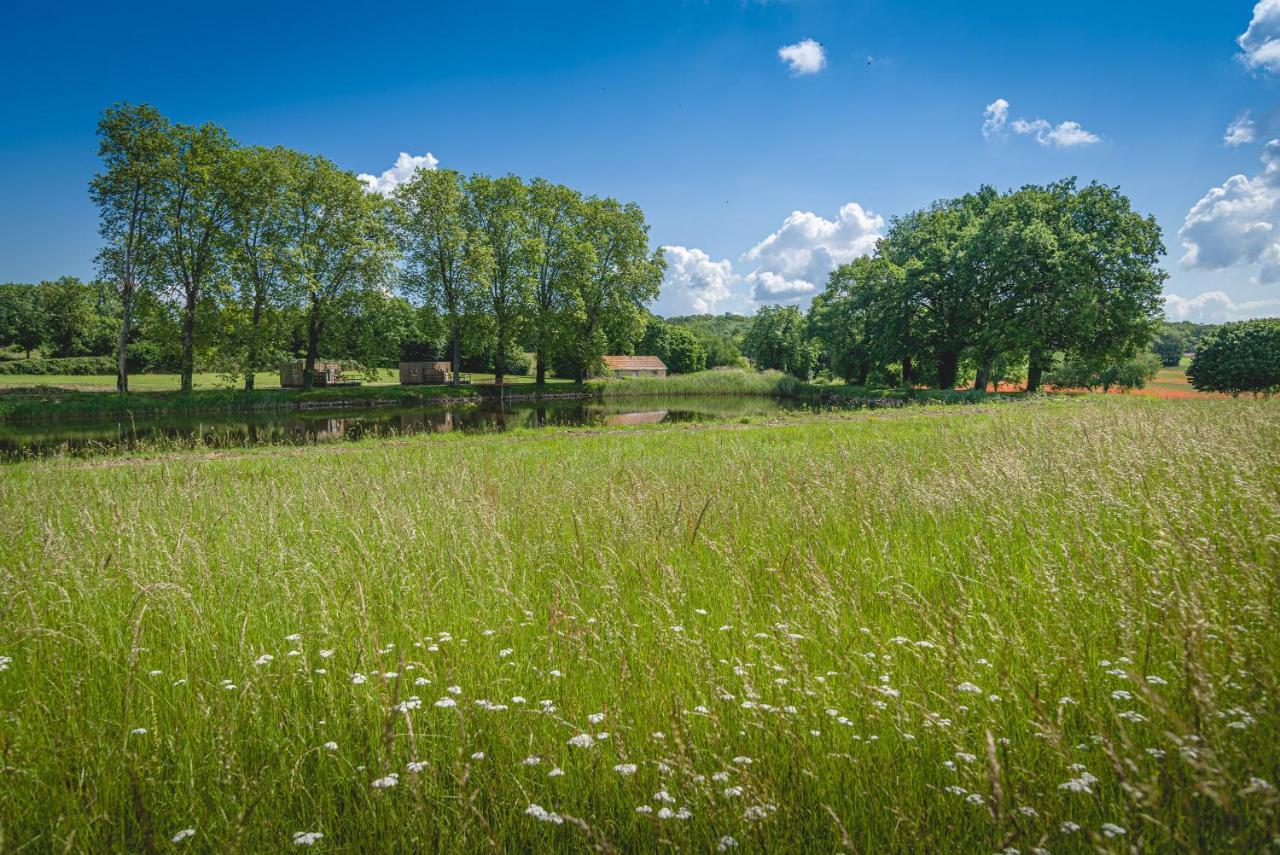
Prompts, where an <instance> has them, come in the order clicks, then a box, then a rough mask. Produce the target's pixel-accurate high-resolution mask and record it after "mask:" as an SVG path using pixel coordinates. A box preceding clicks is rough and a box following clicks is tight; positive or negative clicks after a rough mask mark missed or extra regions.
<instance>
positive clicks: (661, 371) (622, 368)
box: [603, 356, 667, 377]
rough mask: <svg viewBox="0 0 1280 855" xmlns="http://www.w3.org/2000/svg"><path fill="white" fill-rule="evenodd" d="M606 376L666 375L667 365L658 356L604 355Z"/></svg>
mask: <svg viewBox="0 0 1280 855" xmlns="http://www.w3.org/2000/svg"><path fill="white" fill-rule="evenodd" d="M603 361H604V373H605V376H606V377H666V376H667V366H666V364H665V363H664V362H663V361H662V360H661V359H659V358H658V357H656V356H606V357H603Z"/></svg>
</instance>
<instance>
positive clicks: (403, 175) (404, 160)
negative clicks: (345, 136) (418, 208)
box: [356, 151, 440, 196]
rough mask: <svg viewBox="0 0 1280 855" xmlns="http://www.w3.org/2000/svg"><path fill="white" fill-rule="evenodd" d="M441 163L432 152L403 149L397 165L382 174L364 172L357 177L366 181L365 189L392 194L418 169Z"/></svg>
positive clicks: (430, 167)
mask: <svg viewBox="0 0 1280 855" xmlns="http://www.w3.org/2000/svg"><path fill="white" fill-rule="evenodd" d="M439 163H440V161H439V160H437V159H436V156H435V155H434V154H432V153H431V152H427V153H426V154H420V155H416V156H415V155H411V154H409V153H408V152H407V151H402V152H400V156H399V157H397V158H396V163H395V166H393V167H391V168H390V169H388V170H387V171H386V172H384V173H382V174H381V175H376V176H375V175H369V174H368V173H366V172H362V173H360V174H359V175H357V176H356V177H357V178H359V179H360V180H361V181H363V182H364V185H365V189H366V190H368V191H369V192H371V193H381V194H382V195H383V196H390V195H391V191H393V190H395V189H396V188H397V187H399V186H400V185H401V184H403V183H405V182H406V181H408V180H409V179H410V178H412V177H413V173H414V172H416V171H417V170H418V169H435V168H436V166H437V165H439Z"/></svg>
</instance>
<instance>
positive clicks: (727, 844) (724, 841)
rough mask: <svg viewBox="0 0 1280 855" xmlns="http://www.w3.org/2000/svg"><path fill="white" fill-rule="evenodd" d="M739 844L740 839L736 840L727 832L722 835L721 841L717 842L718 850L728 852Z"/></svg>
mask: <svg viewBox="0 0 1280 855" xmlns="http://www.w3.org/2000/svg"><path fill="white" fill-rule="evenodd" d="M737 845H738V841H736V840H734V839H733V838H732V837H730V836H729V835H727V834H726V835H724V836H723V837H721V838H720V842H719V843H717V844H716V851H717V852H728V851H729V850H730V849H733V848H734V847H735V846H737Z"/></svg>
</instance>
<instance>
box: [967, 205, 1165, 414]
mask: <svg viewBox="0 0 1280 855" xmlns="http://www.w3.org/2000/svg"><path fill="white" fill-rule="evenodd" d="M975 243H976V244H977V246H978V247H979V248H980V253H979V254H981V255H982V257H983V258H984V259H985V260H986V262H987V264H988V271H989V272H988V273H987V275H986V279H985V281H986V283H987V288H988V292H989V293H992V294H994V296H993V297H992V301H993V305H994V308H993V311H994V312H995V313H997V315H998V316H999V319H998V320H997V321H996V322H995V323H994V327H995V328H997V329H999V330H1001V331H1002V334H1003V343H1004V346H1005V347H1006V348H1010V349H1018V350H1020V351H1021V352H1022V353H1025V354H1026V355H1027V391H1029V392H1035V391H1037V390H1038V389H1039V386H1040V380H1041V377H1042V376H1043V374H1044V372H1045V371H1046V370H1047V369H1048V368H1050V367H1051V365H1052V362H1053V359H1054V358H1055V354H1057V353H1064V354H1066V355H1068V356H1069V357H1071V358H1072V359H1073V360H1074V361H1076V362H1087V363H1094V364H1099V365H1100V364H1103V363H1114V362H1123V361H1124V360H1126V359H1128V358H1129V357H1131V356H1132V355H1133V354H1134V353H1136V352H1137V351H1138V350H1140V349H1142V348H1144V347H1145V346H1146V344H1147V342H1148V341H1150V338H1151V334H1152V331H1153V329H1154V325H1155V324H1156V322H1157V320H1158V317H1159V315H1160V306H1161V303H1160V292H1161V285H1162V284H1163V282H1164V280H1165V278H1166V274H1165V273H1164V271H1163V270H1161V269H1160V268H1159V266H1158V261H1159V257H1160V255H1161V254H1162V253H1163V252H1164V245H1163V243H1162V241H1161V237H1160V228H1159V226H1158V225H1157V224H1156V222H1155V220H1154V219H1153V218H1151V217H1143V216H1141V215H1139V214H1137V213H1135V212H1134V211H1133V210H1132V208H1131V207H1130V203H1129V200H1128V199H1127V198H1125V197H1124V196H1122V195H1120V193H1119V192H1118V191H1117V190H1115V189H1114V188H1111V187H1105V186H1102V185H1097V184H1092V185H1089V186H1088V187H1086V188H1084V189H1083V190H1077V188H1076V185H1075V181H1074V180H1066V181H1059V182H1057V183H1054V184H1050V185H1048V186H1044V187H1036V186H1030V187H1024V188H1022V189H1021V190H1019V191H1017V192H1015V193H1011V194H1009V195H1007V196H1006V197H1004V198H1003V199H1001V200H999V202H998V203H997V204H995V205H994V206H992V208H991V211H990V214H989V216H988V217H987V220H986V222H985V223H984V224H983V226H982V228H981V230H980V234H979V235H978V237H977V240H976V241H975Z"/></svg>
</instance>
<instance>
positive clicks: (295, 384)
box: [280, 359, 342, 389]
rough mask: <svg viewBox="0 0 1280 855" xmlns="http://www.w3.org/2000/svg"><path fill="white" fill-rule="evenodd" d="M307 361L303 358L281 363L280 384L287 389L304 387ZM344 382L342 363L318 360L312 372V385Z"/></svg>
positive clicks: (330, 384) (332, 384)
mask: <svg viewBox="0 0 1280 855" xmlns="http://www.w3.org/2000/svg"><path fill="white" fill-rule="evenodd" d="M305 367H306V362H305V361H304V360H302V359H298V360H294V361H293V362H281V363H280V385H281V386H283V387H285V388H286V389H300V388H302V378H303V374H304V371H303V369H304V368H305ZM341 382H342V363H340V362H320V361H317V362H316V365H315V369H314V371H313V372H312V378H311V385H312V386H334V385H337V384H338V383H341Z"/></svg>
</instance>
